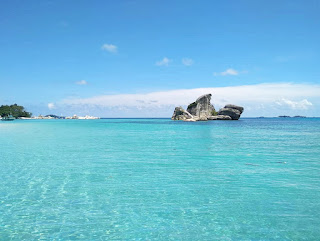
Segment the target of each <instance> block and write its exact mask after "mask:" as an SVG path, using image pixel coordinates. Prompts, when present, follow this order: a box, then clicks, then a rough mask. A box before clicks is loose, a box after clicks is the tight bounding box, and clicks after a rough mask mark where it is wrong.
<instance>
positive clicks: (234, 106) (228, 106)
mask: <svg viewBox="0 0 320 241" xmlns="http://www.w3.org/2000/svg"><path fill="white" fill-rule="evenodd" d="M224 108H231V109H236V110H238V111H240V113H241V114H242V112H243V107H241V106H238V105H231V104H228V105H226V106H225V107H224Z"/></svg>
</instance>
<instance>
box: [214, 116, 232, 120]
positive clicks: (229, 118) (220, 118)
mask: <svg viewBox="0 0 320 241" xmlns="http://www.w3.org/2000/svg"><path fill="white" fill-rule="evenodd" d="M208 120H232V118H231V117H230V116H228V115H215V116H209V117H208Z"/></svg>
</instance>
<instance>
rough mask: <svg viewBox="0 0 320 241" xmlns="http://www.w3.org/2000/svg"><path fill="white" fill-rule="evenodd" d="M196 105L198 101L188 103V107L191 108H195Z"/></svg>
mask: <svg viewBox="0 0 320 241" xmlns="http://www.w3.org/2000/svg"><path fill="white" fill-rule="evenodd" d="M195 106H197V103H196V102H193V103H191V104H190V105H188V109H189V108H193V107H195Z"/></svg>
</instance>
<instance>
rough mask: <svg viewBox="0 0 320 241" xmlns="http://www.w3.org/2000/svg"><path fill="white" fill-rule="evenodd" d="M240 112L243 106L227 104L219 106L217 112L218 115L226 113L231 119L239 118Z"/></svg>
mask: <svg viewBox="0 0 320 241" xmlns="http://www.w3.org/2000/svg"><path fill="white" fill-rule="evenodd" d="M242 112H243V107H241V106H237V105H230V104H229V105H226V106H225V107H224V108H221V109H220V110H219V112H218V115H227V116H230V117H231V119H232V120H239V118H240V116H241V114H242Z"/></svg>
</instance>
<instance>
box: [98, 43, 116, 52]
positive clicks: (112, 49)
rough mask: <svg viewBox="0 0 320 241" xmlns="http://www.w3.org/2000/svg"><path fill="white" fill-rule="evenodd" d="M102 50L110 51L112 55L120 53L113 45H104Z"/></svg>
mask: <svg viewBox="0 0 320 241" xmlns="http://www.w3.org/2000/svg"><path fill="white" fill-rule="evenodd" d="M101 49H102V50H105V51H108V52H110V53H117V52H118V47H117V46H116V45H113V44H104V45H102V47H101Z"/></svg>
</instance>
